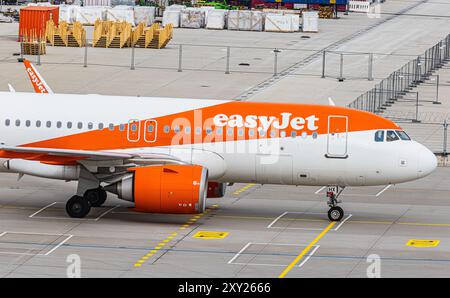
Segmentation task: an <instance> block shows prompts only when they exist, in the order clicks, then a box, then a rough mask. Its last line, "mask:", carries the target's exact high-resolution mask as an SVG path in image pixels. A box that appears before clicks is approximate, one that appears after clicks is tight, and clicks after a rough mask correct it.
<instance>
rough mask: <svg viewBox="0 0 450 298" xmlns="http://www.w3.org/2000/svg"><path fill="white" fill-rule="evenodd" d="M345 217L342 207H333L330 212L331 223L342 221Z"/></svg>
mask: <svg viewBox="0 0 450 298" xmlns="http://www.w3.org/2000/svg"><path fill="white" fill-rule="evenodd" d="M343 217H344V210H343V209H342V208H341V207H337V206H335V207H331V208H330V210H328V219H329V220H331V221H341V219H342V218H343Z"/></svg>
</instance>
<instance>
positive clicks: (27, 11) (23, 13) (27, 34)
mask: <svg viewBox="0 0 450 298" xmlns="http://www.w3.org/2000/svg"><path fill="white" fill-rule="evenodd" d="M50 19H52V20H53V22H54V23H55V25H56V26H58V21H59V7H58V6H28V7H25V8H22V9H20V15H19V41H20V40H22V38H21V37H23V39H25V40H31V39H43V38H44V35H45V26H46V23H47V21H48V20H50Z"/></svg>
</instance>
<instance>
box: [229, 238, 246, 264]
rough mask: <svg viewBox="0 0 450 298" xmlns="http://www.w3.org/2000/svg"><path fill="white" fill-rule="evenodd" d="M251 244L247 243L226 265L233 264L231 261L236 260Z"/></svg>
mask: <svg viewBox="0 0 450 298" xmlns="http://www.w3.org/2000/svg"><path fill="white" fill-rule="evenodd" d="M251 244H252V243H251V242H249V243H247V244H246V245H245V246H244V247H243V248H242V249H241V250H240V251H239V252H238V253H237V254H236V255H235V256H234V257H233V258H231V260H229V261H228V264H231V263H233V261H234V260H236V259H237V258H238V257H239V256H240V255H241V253H243V252H244V250H246V249H247V248H248V247H249V246H250V245H251Z"/></svg>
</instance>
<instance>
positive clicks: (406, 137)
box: [395, 130, 411, 141]
mask: <svg viewBox="0 0 450 298" xmlns="http://www.w3.org/2000/svg"><path fill="white" fill-rule="evenodd" d="M395 132H396V133H397V134H398V136H399V137H400V139H402V140H403V141H411V138H410V137H409V136H408V135H407V134H406V132H404V131H402V130H396V131H395Z"/></svg>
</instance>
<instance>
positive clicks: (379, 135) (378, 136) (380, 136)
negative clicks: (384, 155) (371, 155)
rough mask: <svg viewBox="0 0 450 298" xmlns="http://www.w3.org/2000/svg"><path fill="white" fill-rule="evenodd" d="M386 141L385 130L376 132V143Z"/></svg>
mask: <svg viewBox="0 0 450 298" xmlns="http://www.w3.org/2000/svg"><path fill="white" fill-rule="evenodd" d="M383 141H384V130H378V131H377V132H375V142H383Z"/></svg>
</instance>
